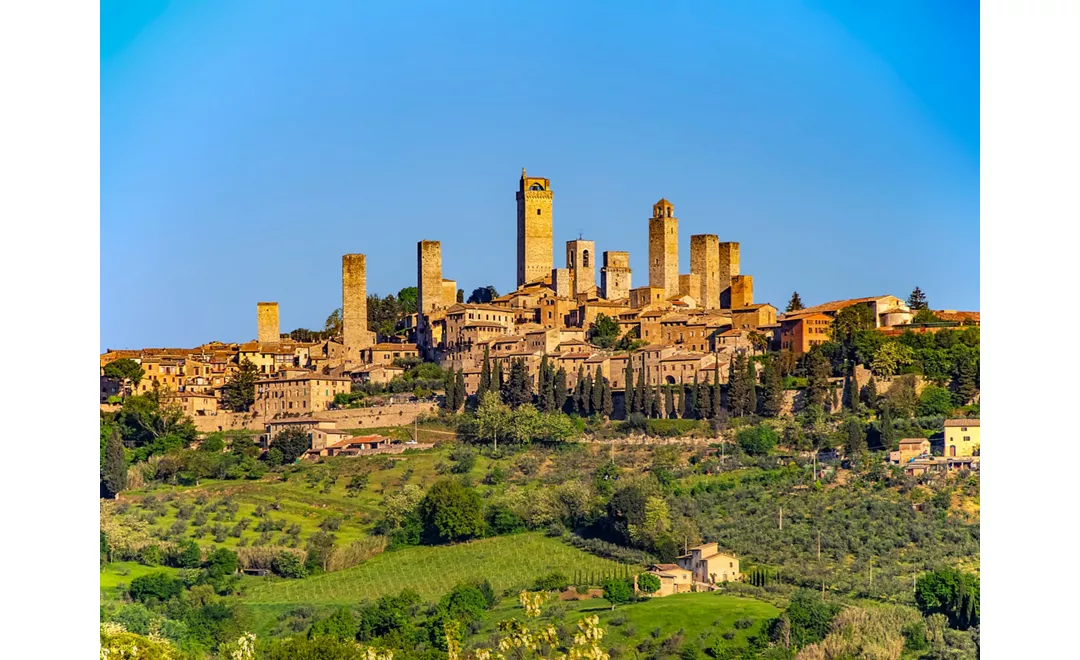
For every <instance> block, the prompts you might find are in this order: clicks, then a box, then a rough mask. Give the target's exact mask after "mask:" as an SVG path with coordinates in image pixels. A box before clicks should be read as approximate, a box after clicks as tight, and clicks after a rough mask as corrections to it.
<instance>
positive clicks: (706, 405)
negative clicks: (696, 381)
mask: <svg viewBox="0 0 1080 660" xmlns="http://www.w3.org/2000/svg"><path fill="white" fill-rule="evenodd" d="M711 390H712V386H711V385H709V383H708V382H704V383H701V384H700V385H699V386H698V403H697V409H698V417H700V418H701V419H708V418H709V416H710V415H712V392H711Z"/></svg>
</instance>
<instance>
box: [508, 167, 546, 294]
mask: <svg viewBox="0 0 1080 660" xmlns="http://www.w3.org/2000/svg"><path fill="white" fill-rule="evenodd" d="M552 197H553V193H552V192H551V181H549V180H548V179H544V178H541V177H530V176H528V175H526V174H525V168H524V167H523V168H521V181H520V182H519V183H518V191H517V236H518V249H517V257H518V258H517V271H518V272H517V285H518V286H519V287H520V286H521V285H523V284H525V283H526V282H532V281H533V280H537V279H540V278H543V277H547V276H549V275H551V269H552V267H553V265H554V256H553V253H554V243H553V242H552V229H551V220H552V218H551V207H552Z"/></svg>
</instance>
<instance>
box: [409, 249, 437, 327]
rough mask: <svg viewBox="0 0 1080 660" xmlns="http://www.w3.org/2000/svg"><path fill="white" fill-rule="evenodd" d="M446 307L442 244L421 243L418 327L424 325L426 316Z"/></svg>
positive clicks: (417, 281)
mask: <svg viewBox="0 0 1080 660" xmlns="http://www.w3.org/2000/svg"><path fill="white" fill-rule="evenodd" d="M443 306H444V293H443V277H442V244H441V243H439V241H420V242H419V243H417V244H416V312H417V319H416V320H417V325H420V326H422V325H424V323H425V321H424V315H425V314H429V313H431V312H433V311H435V310H436V309H439V308H440V307H443Z"/></svg>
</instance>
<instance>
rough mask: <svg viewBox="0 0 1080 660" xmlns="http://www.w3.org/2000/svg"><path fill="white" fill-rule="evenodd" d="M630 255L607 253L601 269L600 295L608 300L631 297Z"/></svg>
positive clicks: (625, 253) (626, 253)
mask: <svg viewBox="0 0 1080 660" xmlns="http://www.w3.org/2000/svg"><path fill="white" fill-rule="evenodd" d="M630 288H631V287H630V253H629V252H611V251H608V252H605V253H604V267H603V268H601V269H600V295H602V296H603V297H604V298H605V299H606V300H621V299H623V298H629V297H630Z"/></svg>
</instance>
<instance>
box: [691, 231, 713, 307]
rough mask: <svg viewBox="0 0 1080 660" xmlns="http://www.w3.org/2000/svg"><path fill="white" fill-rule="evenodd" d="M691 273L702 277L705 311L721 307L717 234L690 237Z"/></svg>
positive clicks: (701, 303)
mask: <svg viewBox="0 0 1080 660" xmlns="http://www.w3.org/2000/svg"><path fill="white" fill-rule="evenodd" d="M690 272H691V273H692V274H694V275H699V276H701V300H699V301H698V304H700V305H701V306H702V307H704V308H705V309H716V308H718V307H720V239H718V238H717V237H716V234H695V235H694V236H691V237H690Z"/></svg>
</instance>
